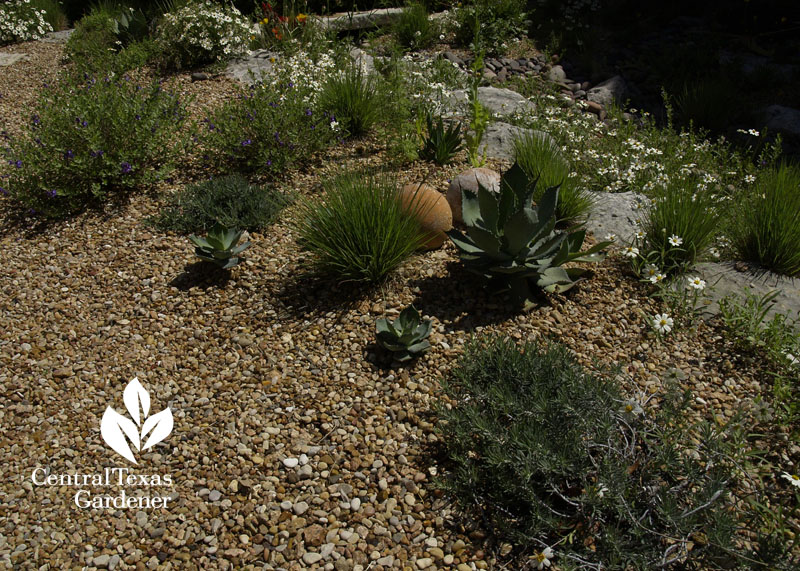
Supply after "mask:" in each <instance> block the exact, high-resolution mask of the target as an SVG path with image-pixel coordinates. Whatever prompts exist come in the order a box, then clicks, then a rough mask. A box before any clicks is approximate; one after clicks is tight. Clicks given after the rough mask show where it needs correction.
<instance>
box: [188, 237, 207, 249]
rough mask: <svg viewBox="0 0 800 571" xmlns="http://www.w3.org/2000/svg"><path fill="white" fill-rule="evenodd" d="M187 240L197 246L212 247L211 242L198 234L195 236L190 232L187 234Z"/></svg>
mask: <svg viewBox="0 0 800 571" xmlns="http://www.w3.org/2000/svg"><path fill="white" fill-rule="evenodd" d="M189 241H190V242H191V243H192V244H194V245H195V246H197V247H198V248H209V249H212V248H211V244H209V243H208V241H207V240H206V239H205V238H201V237H200V236H195V235H194V234H192V235H191V236H189Z"/></svg>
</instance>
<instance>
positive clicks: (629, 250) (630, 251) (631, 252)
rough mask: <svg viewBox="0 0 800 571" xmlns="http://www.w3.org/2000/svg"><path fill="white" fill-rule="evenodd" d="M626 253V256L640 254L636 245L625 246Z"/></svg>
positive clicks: (630, 256) (633, 256) (632, 256)
mask: <svg viewBox="0 0 800 571" xmlns="http://www.w3.org/2000/svg"><path fill="white" fill-rule="evenodd" d="M624 255H625V257H626V258H635V257H636V256H638V255H639V248H636V247H635V246H628V247H627V248H625V251H624Z"/></svg>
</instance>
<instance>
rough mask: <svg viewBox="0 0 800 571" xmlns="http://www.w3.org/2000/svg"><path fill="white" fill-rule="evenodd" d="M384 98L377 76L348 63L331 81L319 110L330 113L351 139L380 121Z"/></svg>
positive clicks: (327, 85) (324, 88)
mask: <svg viewBox="0 0 800 571" xmlns="http://www.w3.org/2000/svg"><path fill="white" fill-rule="evenodd" d="M383 99H384V98H383V93H382V90H381V85H380V82H379V79H378V77H376V75H375V74H372V73H369V72H368V71H367V70H366V69H364V67H363V66H362V65H359V64H358V63H348V64H346V65H345V68H344V69H343V70H341V71H340V72H339V73H335V74H332V75H331V76H330V77H329V78H328V80H327V81H326V83H325V85H324V86H323V87H322V92H321V93H320V95H319V100H318V107H319V108H320V109H322V110H323V111H325V112H328V113H330V114H331V116H332V118H333V119H335V121H336V123H337V124H338V125H339V126H340V128H341V129H342V130H343V131H344V132H345V133H346V134H347V135H348V136H350V137H356V136H359V135H363V134H364V133H366V132H367V131H369V130H370V128H371V127H372V126H373V125H375V123H377V122H378V121H379V120H380V118H381V115H382V113H383V108H382V104H383Z"/></svg>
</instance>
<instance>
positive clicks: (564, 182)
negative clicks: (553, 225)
mask: <svg viewBox="0 0 800 571" xmlns="http://www.w3.org/2000/svg"><path fill="white" fill-rule="evenodd" d="M514 159H515V161H516V162H517V164H519V166H520V167H522V170H523V171H525V174H526V175H527V176H528V178H530V179H533V180H536V179H538V184H537V189H538V191H537V192H536V193H535V194H534V195H533V200H534V202H538V201H539V200H540V199H541V196H542V193H543V192H544V189H545V188H550V187H553V186H558V187H559V194H558V198H559V201H558V208H557V209H556V217H557V218H558V219H559V221H560V222H563V223H566V224H568V225H569V224H575V223H578V222H582V221H584V220H585V219H586V216H587V215H588V214H589V211H590V210H591V209H592V205H593V204H594V199H593V198H592V195H591V194H589V192H588V191H586V189H585V188H583V187H581V186H579V185H578V184H577V181H576V180H575V178H573V177H571V176H570V171H571V168H570V164H569V162H568V161H567V159H566V158H565V157H564V155H563V154H562V153H561V150H560V149H559V148H558V146H557V145H556V143H555V140H554V139H552V138H551V137H550V136H549V135H547V134H546V133H542V132H530V131H526V132H524V134H522V135H520V136H517V137H515V138H514Z"/></svg>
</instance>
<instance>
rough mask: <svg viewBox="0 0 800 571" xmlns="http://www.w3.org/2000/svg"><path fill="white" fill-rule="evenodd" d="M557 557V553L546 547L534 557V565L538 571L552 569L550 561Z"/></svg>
mask: <svg viewBox="0 0 800 571" xmlns="http://www.w3.org/2000/svg"><path fill="white" fill-rule="evenodd" d="M553 557H555V553H553V550H552V549H550V548H549V547H545V548H544V551H540V552H539V553H537V554H536V555H534V556H533V564H534V566H535V567H536V569H544V568H545V567H550V560H551V559H552V558H553Z"/></svg>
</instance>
